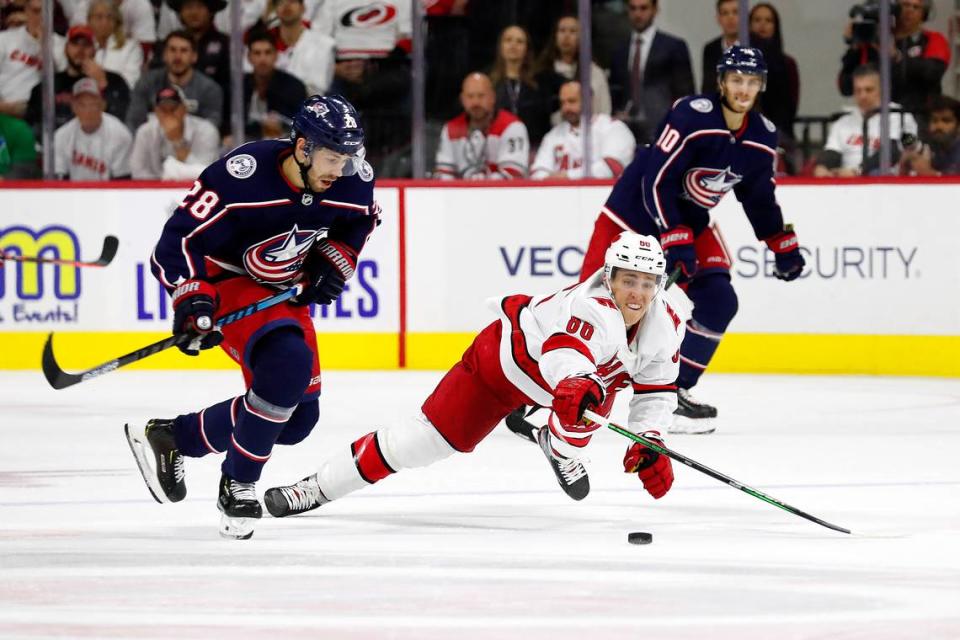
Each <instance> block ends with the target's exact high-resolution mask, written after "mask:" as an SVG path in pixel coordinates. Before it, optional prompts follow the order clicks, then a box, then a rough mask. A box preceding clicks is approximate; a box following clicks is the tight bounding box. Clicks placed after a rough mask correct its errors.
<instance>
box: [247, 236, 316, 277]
mask: <svg viewBox="0 0 960 640" xmlns="http://www.w3.org/2000/svg"><path fill="white" fill-rule="evenodd" d="M319 233H320V231H310V230H308V231H301V230H300V229H298V228H297V225H293V229H291V230H290V231H287V232H286V233H281V234H279V235H276V236H273V237H272V238H269V239H267V240H264V241H263V242H259V243H257V244H255V245H253V246H252V247H250V248H249V249H247V250H246V251H244V252H243V266H244V267H246V268H247V271H248V272H249V273H250V275H252V276H253V277H254V278H256V279H257V280H259V281H260V282H266V283H269V284H281V283H285V282H289V281H291V280H292V279H293V278H294V277H295V276H296V275H297V274H298V273H299V272H300V268H301V267H302V266H303V260H304V258H306V256H307V252H308V251H309V250H310V247H312V246H313V242H314V240H315V239H316V237H317V235H318V234H319Z"/></svg>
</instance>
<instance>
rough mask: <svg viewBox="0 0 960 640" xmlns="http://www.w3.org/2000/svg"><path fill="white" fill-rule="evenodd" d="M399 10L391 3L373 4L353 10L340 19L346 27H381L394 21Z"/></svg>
mask: <svg viewBox="0 0 960 640" xmlns="http://www.w3.org/2000/svg"><path fill="white" fill-rule="evenodd" d="M396 15H397V8H396V7H394V6H393V5H392V4H390V3H389V2H371V3H369V4H367V5H364V6H362V7H357V8H356V9H352V10H350V11H348V12H346V13H345V14H343V15H342V16H341V17H340V24H341V25H343V26H344V27H379V26H380V25H382V24H386V23H388V22H390V21H391V20H393V19H394V17H396Z"/></svg>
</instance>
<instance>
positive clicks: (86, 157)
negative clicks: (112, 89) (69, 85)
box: [53, 78, 132, 181]
mask: <svg viewBox="0 0 960 640" xmlns="http://www.w3.org/2000/svg"><path fill="white" fill-rule="evenodd" d="M71 106H72V108H73V113H74V118H73V119H72V120H70V121H69V122H68V123H67V124H65V125H63V126H62V127H60V128H59V129H57V131H56V133H55V134H54V136H53V151H54V162H53V165H54V172H55V173H56V174H57V177H59V178H60V179H61V180H84V181H87V180H94V181H102V180H120V179H125V178H129V177H130V142H131V139H132V136H131V135H130V131H129V130H127V128H126V127H125V126H124V124H123V121H121V120H120V119H119V118H117V117H115V116H112V115H110V114H109V113H104V106H105V103H104V100H103V96H102V95H101V93H100V87H99V85H98V84H97V81H96V80H94V79H93V78H80V79H79V80H77V81H76V82H75V83H74V85H73V102H72V104H71Z"/></svg>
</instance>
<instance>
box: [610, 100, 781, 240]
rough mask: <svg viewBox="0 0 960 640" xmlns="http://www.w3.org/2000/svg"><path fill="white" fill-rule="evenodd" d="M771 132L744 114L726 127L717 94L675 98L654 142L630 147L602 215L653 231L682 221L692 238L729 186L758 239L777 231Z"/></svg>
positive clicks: (760, 119)
mask: <svg viewBox="0 0 960 640" xmlns="http://www.w3.org/2000/svg"><path fill="white" fill-rule="evenodd" d="M776 149H777V129H776V126H775V125H774V124H773V123H772V122H770V120H768V119H767V118H765V117H764V116H763V115H761V114H760V113H757V112H753V111H751V112H750V113H748V114H747V115H746V117H745V118H744V121H743V126H742V127H741V128H740V130H739V131H731V130H730V129H728V128H727V125H726V122H725V120H724V118H723V110H722V108H721V106H720V95H719V94H713V95H702V96H688V97H686V98H682V99H681V100H678V101H677V102H676V103H675V104H674V106H673V108H672V109H671V110H670V112H669V113H668V114H667V116H666V118H665V119H664V121H663V123H662V124H661V125H660V129H659V133H658V135H657V138H656V142H655V143H654V144H652V145H648V146H646V147H643V148H642V149H640V150H638V152H637V155H636V157H635V158H634V160H633V162H631V163H630V165H629V166H628V167H627V168H626V170H625V171H624V172H623V175H622V176H620V179H619V180H618V181H617V183H616V184H615V185H614V187H613V191H612V192H611V193H610V196H609V198H608V199H607V202H606V204H605V205H604V207H603V213H605V214H606V215H608V216H610V218H612V219H613V220H614V222H616V223H617V224H619V225H620V226H622V227H624V228H628V229H632V230H634V231H636V232H638V233H643V234H656V235H659V234H661V233H663V232H664V231H666V230H667V229H669V228H671V227H675V226H677V225H681V224H682V225H686V226H688V227H690V228H691V229H693V232H694V235H699V234H700V232H702V231H703V230H704V229H705V228H706V227H707V225H708V224H709V223H710V209H712V208H713V207H714V206H716V204H717V203H719V202H720V200H721V198H723V196H724V195H726V193H727V192H728V191H730V190H731V189H732V190H733V192H734V193H735V194H736V197H737V200H739V201H740V203H741V204H742V205H743V209H744V211H745V212H746V214H747V218H748V219H749V220H750V224H751V225H752V226H753V229H754V233H755V234H756V236H757V238H758V239H765V238H769V237H770V236H772V235H774V234H776V233H779V232H780V231H782V230H783V213H782V212H781V211H780V205H778V204H777V200H776V197H775V194H774V189H775V187H776V183H775V182H774V167H775V165H776V161H777V151H776Z"/></svg>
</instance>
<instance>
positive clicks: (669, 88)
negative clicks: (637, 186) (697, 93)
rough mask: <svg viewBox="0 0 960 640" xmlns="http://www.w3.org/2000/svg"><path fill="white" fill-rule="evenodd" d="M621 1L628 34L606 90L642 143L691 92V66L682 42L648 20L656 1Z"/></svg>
mask: <svg viewBox="0 0 960 640" xmlns="http://www.w3.org/2000/svg"><path fill="white" fill-rule="evenodd" d="M624 1H625V2H626V5H627V15H628V17H629V19H630V24H631V26H632V27H633V33H632V34H630V39H629V40H628V41H627V42H625V43H624V44H623V45H621V47H620V48H619V49H618V50H617V53H616V54H614V57H613V64H612V66H611V69H610V94H611V98H612V100H613V111H614V113H615V114H617V116H618V117H619V118H621V119H623V120H624V121H625V122H627V124H628V125H630V128H631V130H633V132H634V135H635V136H636V138H637V142H638V143H639V144H644V143H647V142H652V139H651V137H652V135H653V133H654V132H655V131H656V128H657V125H658V124H659V123H660V120H662V119H663V116H664V115H666V113H667V111H669V110H670V107H671V106H672V105H673V103H674V102H675V101H677V100H678V99H679V98H682V97H684V96H687V95H690V94H692V93H693V92H694V89H693V67H692V66H691V64H690V50H689V49H688V48H687V43H686V42H684V41H683V40H682V39H681V38H677V37H676V36H672V35H669V34H667V33H664V32H663V31H659V30H658V29H657V27H656V25H654V24H653V21H654V18H656V15H657V10H658V6H657V1H658V0H624Z"/></svg>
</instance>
